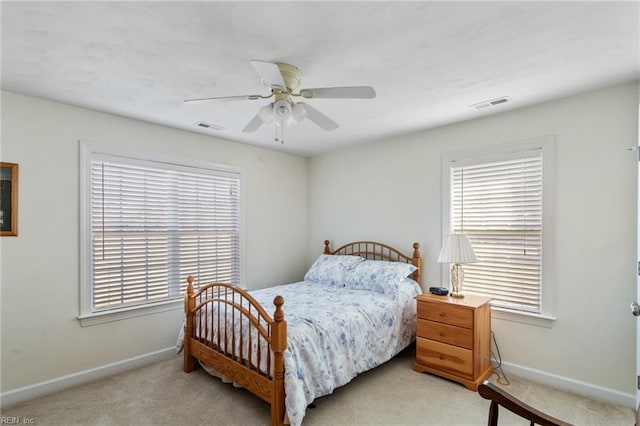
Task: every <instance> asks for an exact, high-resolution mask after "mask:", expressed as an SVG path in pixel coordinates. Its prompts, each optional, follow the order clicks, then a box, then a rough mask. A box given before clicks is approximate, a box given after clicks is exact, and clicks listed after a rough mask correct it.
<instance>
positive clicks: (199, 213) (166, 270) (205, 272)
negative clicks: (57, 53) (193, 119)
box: [80, 145, 241, 325]
mask: <svg viewBox="0 0 640 426" xmlns="http://www.w3.org/2000/svg"><path fill="white" fill-rule="evenodd" d="M82 150H83V155H82V162H83V164H82V167H83V171H84V175H83V179H82V185H81V186H82V188H81V190H82V195H83V200H82V216H83V218H82V222H83V235H82V243H83V250H82V252H83V254H84V255H83V274H82V278H83V279H82V284H81V285H82V293H83V294H82V306H81V311H82V312H81V317H80V318H81V321H82V322H83V325H86V324H91V323H95V322H104V321H109V320H113V319H119V318H122V317H128V316H132V315H140V314H143V313H149V312H156V311H159V310H166V309H174V308H176V307H179V306H182V297H183V296H184V292H185V290H186V286H187V284H186V278H187V276H188V275H193V276H194V277H195V278H196V282H198V283H200V282H214V281H215V282H226V283H231V284H235V285H239V284H240V235H241V232H240V216H241V215H240V184H241V176H240V173H239V171H237V170H233V169H230V168H225V167H221V166H216V165H212V164H209V163H203V162H196V161H194V160H179V159H178V160H176V159H175V158H159V157H151V156H149V155H141V154H137V153H123V152H122V151H121V150H114V149H113V148H104V147H100V148H98V147H93V146H88V145H82ZM85 323H86V324H85Z"/></svg>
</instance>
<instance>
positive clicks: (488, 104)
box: [469, 96, 511, 109]
mask: <svg viewBox="0 0 640 426" xmlns="http://www.w3.org/2000/svg"><path fill="white" fill-rule="evenodd" d="M509 101H511V98H510V97H508V96H503V97H501V98H496V99H491V100H490V101H484V102H480V103H477V104H473V105H469V106H470V107H471V108H473V109H484V108H488V107H492V106H496V105H501V104H506V103H507V102H509Z"/></svg>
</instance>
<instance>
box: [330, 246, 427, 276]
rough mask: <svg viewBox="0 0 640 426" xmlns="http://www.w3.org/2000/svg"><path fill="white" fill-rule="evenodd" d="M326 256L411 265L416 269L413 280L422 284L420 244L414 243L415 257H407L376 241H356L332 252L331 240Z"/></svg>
mask: <svg viewBox="0 0 640 426" xmlns="http://www.w3.org/2000/svg"><path fill="white" fill-rule="evenodd" d="M324 254H339V255H350V256H362V257H364V258H365V259H369V260H386V261H389V262H405V263H411V264H413V265H414V266H415V267H416V268H418V269H416V271H415V272H414V273H413V279H414V280H415V281H416V282H417V283H418V284H422V282H421V279H422V259H421V257H420V243H413V256H407V255H406V254H404V253H402V252H401V251H400V250H398V249H395V248H393V247H390V246H388V245H386V244H382V243H377V242H375V241H355V242H353V243H348V244H345V245H343V246H341V247H339V248H337V249H336V250H331V247H330V243H329V240H325V241H324Z"/></svg>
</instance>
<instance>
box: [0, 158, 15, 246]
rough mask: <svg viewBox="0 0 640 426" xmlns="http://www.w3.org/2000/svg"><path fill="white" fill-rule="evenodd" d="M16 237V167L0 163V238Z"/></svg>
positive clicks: (13, 164)
mask: <svg viewBox="0 0 640 426" xmlns="http://www.w3.org/2000/svg"><path fill="white" fill-rule="evenodd" d="M17 235H18V165H17V164H15V163H4V162H0V236H1V237H16V236H17Z"/></svg>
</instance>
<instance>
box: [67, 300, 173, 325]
mask: <svg viewBox="0 0 640 426" xmlns="http://www.w3.org/2000/svg"><path fill="white" fill-rule="evenodd" d="M183 307H184V300H183V299H174V300H167V301H164V302H158V303H154V304H148V305H141V306H130V307H127V308H121V309H114V310H111V311H101V312H93V313H87V314H82V315H80V316H79V317H78V320H80V326H81V327H87V326H91V325H97V324H104V323H107V322H112V321H120V320H123V319H128V318H135V317H140V316H143V315H150V314H156V313H159V312H166V311H175V310H177V309H182V308H183Z"/></svg>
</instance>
